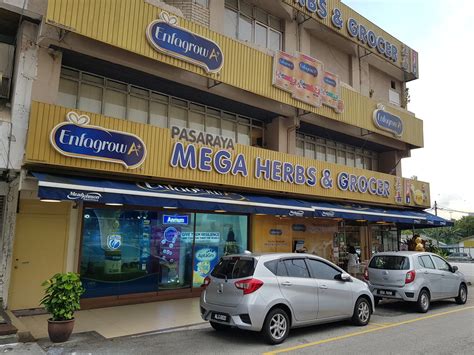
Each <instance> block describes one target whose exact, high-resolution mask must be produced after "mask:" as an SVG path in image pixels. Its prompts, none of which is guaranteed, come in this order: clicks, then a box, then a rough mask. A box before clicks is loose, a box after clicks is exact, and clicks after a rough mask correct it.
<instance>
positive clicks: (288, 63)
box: [272, 51, 297, 93]
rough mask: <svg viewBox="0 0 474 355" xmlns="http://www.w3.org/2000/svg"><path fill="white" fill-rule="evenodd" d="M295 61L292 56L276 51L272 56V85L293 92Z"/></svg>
mask: <svg viewBox="0 0 474 355" xmlns="http://www.w3.org/2000/svg"><path fill="white" fill-rule="evenodd" d="M296 63H297V60H296V58H295V57H294V56H292V55H290V54H288V53H285V52H282V51H277V52H276V53H275V55H274V56H273V82H272V84H273V85H274V86H276V87H277V88H280V89H282V90H285V91H288V92H291V93H292V92H293V90H294V87H295V84H296V79H295V72H296V69H295V64H296Z"/></svg>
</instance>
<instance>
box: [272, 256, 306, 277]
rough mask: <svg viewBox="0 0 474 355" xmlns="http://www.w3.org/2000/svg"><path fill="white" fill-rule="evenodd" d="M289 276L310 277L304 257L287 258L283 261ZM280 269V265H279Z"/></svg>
mask: <svg viewBox="0 0 474 355" xmlns="http://www.w3.org/2000/svg"><path fill="white" fill-rule="evenodd" d="M283 262H284V264H285V266H286V270H287V272H288V276H289V277H304V278H309V272H308V268H307V267H306V263H305V262H304V259H287V260H284V261H283ZM278 269H280V267H279V266H278ZM278 271H279V270H278Z"/></svg>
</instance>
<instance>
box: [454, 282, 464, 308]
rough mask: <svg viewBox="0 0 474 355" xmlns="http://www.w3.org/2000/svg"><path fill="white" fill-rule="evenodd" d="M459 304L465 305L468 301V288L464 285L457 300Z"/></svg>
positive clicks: (460, 288)
mask: <svg viewBox="0 0 474 355" xmlns="http://www.w3.org/2000/svg"><path fill="white" fill-rule="evenodd" d="M455 300H456V303H457V304H464V303H466V301H467V287H466V285H464V284H462V285H461V286H459V293H458V297H456V298H455Z"/></svg>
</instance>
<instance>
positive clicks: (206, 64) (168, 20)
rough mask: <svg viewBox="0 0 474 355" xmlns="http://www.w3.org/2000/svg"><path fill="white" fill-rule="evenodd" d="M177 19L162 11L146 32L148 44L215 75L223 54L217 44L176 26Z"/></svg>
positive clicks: (222, 62) (220, 66)
mask: <svg viewBox="0 0 474 355" xmlns="http://www.w3.org/2000/svg"><path fill="white" fill-rule="evenodd" d="M177 22H178V18H177V17H175V16H171V15H169V14H168V13H167V12H165V11H162V12H161V14H160V19H159V20H155V21H153V22H151V23H150V24H149V25H148V27H147V30H146V37H147V39H148V42H149V43H150V44H151V45H152V46H153V47H154V48H155V49H157V50H158V51H160V52H163V53H165V54H167V55H170V56H172V57H175V58H179V59H182V60H184V61H186V62H189V63H192V64H195V65H198V66H200V67H202V68H204V69H205V70H206V71H207V72H208V73H217V72H218V71H219V70H220V69H221V68H222V65H223V64H224V54H223V53H222V50H221V48H220V47H219V45H218V44H217V43H215V42H214V41H211V40H210V39H208V38H205V37H202V36H199V35H198V34H196V33H194V32H191V31H189V30H187V29H185V28H182V27H179V26H178V25H177Z"/></svg>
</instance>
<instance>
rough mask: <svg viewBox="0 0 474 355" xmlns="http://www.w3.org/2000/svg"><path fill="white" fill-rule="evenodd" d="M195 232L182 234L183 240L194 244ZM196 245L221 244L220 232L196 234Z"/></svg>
mask: <svg viewBox="0 0 474 355" xmlns="http://www.w3.org/2000/svg"><path fill="white" fill-rule="evenodd" d="M193 237H194V233H193V232H181V240H182V241H185V242H189V243H192V242H193ZM194 241H195V243H196V244H199V243H219V242H220V241H221V234H220V233H219V232H196V238H195V240H194Z"/></svg>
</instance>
